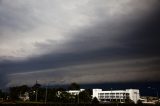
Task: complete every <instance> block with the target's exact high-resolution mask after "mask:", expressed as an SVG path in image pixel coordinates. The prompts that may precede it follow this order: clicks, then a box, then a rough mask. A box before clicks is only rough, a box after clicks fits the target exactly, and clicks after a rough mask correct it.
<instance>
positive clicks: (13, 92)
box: [9, 85, 29, 100]
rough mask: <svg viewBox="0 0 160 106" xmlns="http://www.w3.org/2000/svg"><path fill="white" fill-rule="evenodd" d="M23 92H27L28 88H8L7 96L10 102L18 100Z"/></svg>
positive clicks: (23, 86) (24, 86)
mask: <svg viewBox="0 0 160 106" xmlns="http://www.w3.org/2000/svg"><path fill="white" fill-rule="evenodd" d="M25 92H29V87H28V86H27V85H22V86H16V87H10V88H9V95H10V97H11V99H12V100H18V99H19V96H20V95H21V94H24V93H25Z"/></svg>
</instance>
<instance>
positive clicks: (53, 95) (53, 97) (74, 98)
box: [0, 83, 98, 103]
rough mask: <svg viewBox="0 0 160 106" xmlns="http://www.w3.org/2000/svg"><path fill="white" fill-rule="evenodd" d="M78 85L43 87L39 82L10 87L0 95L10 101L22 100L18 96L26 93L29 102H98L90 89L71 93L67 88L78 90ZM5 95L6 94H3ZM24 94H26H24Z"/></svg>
mask: <svg viewBox="0 0 160 106" xmlns="http://www.w3.org/2000/svg"><path fill="white" fill-rule="evenodd" d="M79 89H80V86H79V85H78V84H77V83H72V84H70V85H69V86H68V88H67V89H64V88H51V87H44V86H42V85H40V84H37V83H36V84H35V85H33V86H32V87H29V86H27V85H22V86H16V87H10V88H9V92H8V94H7V93H6V94H5V93H3V92H2V91H1V92H0V97H1V98H4V99H7V100H11V101H22V99H21V98H20V96H24V95H25V94H26V93H27V94H28V97H29V100H27V101H30V102H43V103H46V102H47V103H98V100H97V99H95V98H94V99H92V90H91V89H86V90H84V91H82V92H80V93H79V95H71V94H70V93H68V92H66V91H67V90H79ZM5 95H7V96H5ZM25 96H26V95H25Z"/></svg>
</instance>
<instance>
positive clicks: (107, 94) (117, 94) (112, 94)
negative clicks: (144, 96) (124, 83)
mask: <svg viewBox="0 0 160 106" xmlns="http://www.w3.org/2000/svg"><path fill="white" fill-rule="evenodd" d="M98 95H100V96H104V95H105V96H109V95H111V96H115V95H116V96H124V95H126V96H128V95H129V93H98Z"/></svg>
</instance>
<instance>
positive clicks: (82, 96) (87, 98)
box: [79, 90, 92, 103]
mask: <svg viewBox="0 0 160 106" xmlns="http://www.w3.org/2000/svg"><path fill="white" fill-rule="evenodd" d="M91 100H92V96H91V94H90V92H89V90H84V91H82V92H80V93H79V102H80V103H91Z"/></svg>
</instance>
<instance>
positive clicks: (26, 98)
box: [19, 92, 29, 101]
mask: <svg viewBox="0 0 160 106" xmlns="http://www.w3.org/2000/svg"><path fill="white" fill-rule="evenodd" d="M19 98H20V99H21V100H23V101H28V100H29V93H28V92H25V93H24V94H23V95H21V94H20V96H19Z"/></svg>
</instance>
